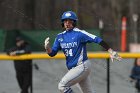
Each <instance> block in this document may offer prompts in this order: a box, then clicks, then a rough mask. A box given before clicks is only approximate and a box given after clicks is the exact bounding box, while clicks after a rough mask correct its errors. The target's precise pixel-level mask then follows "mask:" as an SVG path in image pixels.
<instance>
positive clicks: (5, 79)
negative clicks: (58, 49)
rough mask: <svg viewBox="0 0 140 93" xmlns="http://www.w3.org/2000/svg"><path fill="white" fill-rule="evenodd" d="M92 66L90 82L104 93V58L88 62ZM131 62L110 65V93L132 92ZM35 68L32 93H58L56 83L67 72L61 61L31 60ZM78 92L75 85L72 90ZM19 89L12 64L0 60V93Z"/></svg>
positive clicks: (13, 91) (11, 92)
mask: <svg viewBox="0 0 140 93" xmlns="http://www.w3.org/2000/svg"><path fill="white" fill-rule="evenodd" d="M90 61H91V63H92V72H91V82H92V85H93V86H94V87H93V89H94V90H96V92H97V93H107V92H106V91H107V89H106V85H107V82H106V80H107V78H106V61H105V60H104V59H90ZM133 61H134V60H133V59H129V60H127V59H125V60H123V61H122V62H114V63H111V64H110V65H111V68H110V72H111V73H110V76H111V77H110V79H111V82H110V83H111V86H110V88H111V89H110V93H134V91H135V89H134V87H133V84H131V83H130V82H129V75H130V71H131V68H132V66H133ZM33 63H36V64H37V65H38V67H39V69H38V70H37V69H35V67H34V66H33V93H60V92H59V91H58V89H57V84H58V82H59V80H60V79H61V78H62V77H63V75H64V74H65V73H66V72H67V69H66V66H65V60H53V59H51V60H48V59H46V60H33ZM73 89H74V91H75V93H79V89H78V88H77V86H74V87H73ZM18 91H19V87H18V85H17V81H16V79H15V70H14V67H13V62H12V61H0V93H18Z"/></svg>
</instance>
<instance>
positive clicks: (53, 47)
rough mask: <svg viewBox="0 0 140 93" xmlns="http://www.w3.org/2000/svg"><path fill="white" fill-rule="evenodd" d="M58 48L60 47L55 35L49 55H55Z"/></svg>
mask: <svg viewBox="0 0 140 93" xmlns="http://www.w3.org/2000/svg"><path fill="white" fill-rule="evenodd" d="M60 49H61V47H60V42H59V41H58V36H57V37H56V38H55V41H54V44H53V46H52V52H51V53H50V54H49V56H55V55H56V54H57V52H58V51H59V50H60Z"/></svg>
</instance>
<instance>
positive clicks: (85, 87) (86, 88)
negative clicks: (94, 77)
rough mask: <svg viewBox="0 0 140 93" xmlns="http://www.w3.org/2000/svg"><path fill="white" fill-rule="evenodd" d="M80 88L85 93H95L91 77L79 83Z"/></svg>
mask: <svg viewBox="0 0 140 93" xmlns="http://www.w3.org/2000/svg"><path fill="white" fill-rule="evenodd" d="M79 85H80V88H81V90H82V91H83V93H95V92H94V91H93V89H92V85H91V81H90V78H89V76H88V77H86V78H85V79H83V80H82V81H80V82H79Z"/></svg>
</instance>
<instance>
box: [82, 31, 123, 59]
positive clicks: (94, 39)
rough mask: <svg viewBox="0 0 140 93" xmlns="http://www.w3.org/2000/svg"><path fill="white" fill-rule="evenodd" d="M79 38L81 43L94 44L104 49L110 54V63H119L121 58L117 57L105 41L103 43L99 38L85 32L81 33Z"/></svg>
mask: <svg viewBox="0 0 140 93" xmlns="http://www.w3.org/2000/svg"><path fill="white" fill-rule="evenodd" d="M81 36H82V38H81V41H82V42H83V43H86V42H89V43H91V42H94V43H97V44H99V45H101V46H102V47H103V48H105V49H106V50H107V51H108V52H109V53H110V58H111V60H112V61H113V60H114V59H117V60H119V61H120V60H121V57H120V56H119V55H118V53H117V52H116V51H114V50H113V49H111V48H110V46H109V45H108V44H107V43H106V42H105V41H103V40H102V39H101V38H100V37H98V36H96V35H93V34H90V33H88V32H86V31H82V34H81Z"/></svg>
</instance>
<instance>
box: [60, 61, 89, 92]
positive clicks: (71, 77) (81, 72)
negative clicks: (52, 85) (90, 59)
mask: <svg viewBox="0 0 140 93" xmlns="http://www.w3.org/2000/svg"><path fill="white" fill-rule="evenodd" d="M89 72H90V69H89V65H88V64H87V63H84V64H80V65H78V66H76V67H75V68H73V69H71V70H69V71H68V73H67V74H66V75H65V76H64V77H63V78H62V80H61V81H60V82H59V84H58V89H59V90H60V91H61V93H72V90H71V88H70V86H72V85H74V84H76V83H79V82H80V81H81V80H83V79H84V78H86V77H87V76H88V75H89ZM69 91H70V92H69Z"/></svg>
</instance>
